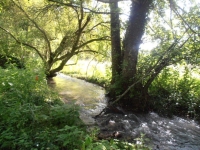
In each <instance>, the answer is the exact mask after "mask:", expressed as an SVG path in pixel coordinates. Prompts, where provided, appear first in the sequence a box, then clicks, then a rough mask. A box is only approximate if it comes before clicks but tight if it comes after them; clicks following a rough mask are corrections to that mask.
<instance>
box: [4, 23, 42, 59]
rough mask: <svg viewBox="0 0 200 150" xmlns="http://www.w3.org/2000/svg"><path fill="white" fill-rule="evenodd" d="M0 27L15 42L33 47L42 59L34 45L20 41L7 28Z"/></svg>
mask: <svg viewBox="0 0 200 150" xmlns="http://www.w3.org/2000/svg"><path fill="white" fill-rule="evenodd" d="M0 29H2V30H3V31H5V32H6V33H7V34H9V35H10V36H11V37H12V38H13V39H14V40H15V41H16V42H17V43H19V44H22V45H24V46H26V47H29V48H32V49H34V50H35V51H36V52H37V54H38V55H39V56H40V58H41V59H42V60H43V61H44V57H43V56H42V54H41V53H40V51H39V50H38V49H37V48H36V47H34V46H32V45H30V44H28V43H24V42H21V41H20V40H18V39H17V38H16V37H15V36H14V35H13V34H12V33H10V32H9V31H8V30H6V29H4V28H3V27H1V26H0ZM44 62H45V61H44Z"/></svg>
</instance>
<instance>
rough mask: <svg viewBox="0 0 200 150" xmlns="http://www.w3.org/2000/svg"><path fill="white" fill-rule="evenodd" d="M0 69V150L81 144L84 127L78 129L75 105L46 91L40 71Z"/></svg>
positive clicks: (67, 147)
mask: <svg viewBox="0 0 200 150" xmlns="http://www.w3.org/2000/svg"><path fill="white" fill-rule="evenodd" d="M0 71H1V74H0V93H1V94H0V133H1V134H0V149H2V150H4V149H6V150H7V149H20V150H24V149H74V148H79V147H80V146H81V143H82V141H83V139H84V136H83V135H84V134H83V133H84V131H85V130H84V129H83V128H81V126H82V125H83V123H82V121H81V120H80V119H79V114H78V107H77V106H75V105H67V104H64V103H62V101H61V100H60V99H59V97H58V96H57V94H55V93H53V92H51V91H50V89H49V88H48V86H47V84H46V79H45V74H44V73H43V71H39V72H37V74H36V73H35V72H34V71H31V70H29V69H26V70H18V69H16V68H8V69H0ZM73 141H76V142H73Z"/></svg>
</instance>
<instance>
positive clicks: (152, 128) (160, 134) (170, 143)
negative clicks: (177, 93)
mask: <svg viewBox="0 0 200 150" xmlns="http://www.w3.org/2000/svg"><path fill="white" fill-rule="evenodd" d="M50 82H51V84H50V86H52V87H53V88H54V89H55V90H57V91H58V92H59V94H60V95H61V96H62V97H63V99H64V100H65V101H66V102H75V103H76V104H78V105H80V106H81V111H80V114H81V118H82V119H83V121H84V122H85V123H86V124H88V125H89V124H90V125H91V124H95V123H96V124H97V125H98V126H99V127H100V129H101V131H102V132H110V133H114V132H120V133H121V135H122V137H123V138H125V139H126V138H127V140H130V139H134V138H136V137H139V136H140V135H141V133H144V134H145V137H146V138H148V139H149V142H148V144H149V145H150V146H151V147H152V149H154V150H200V126H199V125H198V124H197V123H195V122H194V121H193V120H187V119H182V118H179V117H174V118H173V119H169V118H163V117H160V116H158V115H157V114H156V113H153V112H152V113H149V114H147V115H141V114H128V113H127V114H125V115H122V114H106V115H103V116H101V117H99V118H97V120H96V122H95V120H94V119H93V118H92V117H93V116H95V115H97V114H98V113H99V112H100V111H101V110H102V109H103V108H104V107H105V106H106V99H105V97H104V93H105V91H104V89H102V88H101V87H99V86H96V85H93V84H90V83H87V82H85V81H82V80H79V79H75V78H71V77H69V76H65V75H63V74H58V76H57V77H55V78H54V79H53V81H50Z"/></svg>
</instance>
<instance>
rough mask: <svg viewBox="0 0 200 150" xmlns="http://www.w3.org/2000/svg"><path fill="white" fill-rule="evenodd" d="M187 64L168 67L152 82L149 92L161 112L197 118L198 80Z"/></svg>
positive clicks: (199, 108) (199, 91) (199, 107)
mask: <svg viewBox="0 0 200 150" xmlns="http://www.w3.org/2000/svg"><path fill="white" fill-rule="evenodd" d="M194 73H195V70H189V69H188V67H187V66H179V67H176V68H173V67H168V68H166V69H164V70H163V72H162V73H161V74H160V75H159V77H158V78H157V79H156V80H155V81H154V82H153V84H152V86H151V87H150V90H149V93H150V95H151V96H152V97H153V105H154V109H156V111H158V112H160V113H161V114H166V115H169V116H172V115H181V116H187V117H191V118H193V119H197V118H199V114H200V80H199V78H198V77H195V76H193V74H194Z"/></svg>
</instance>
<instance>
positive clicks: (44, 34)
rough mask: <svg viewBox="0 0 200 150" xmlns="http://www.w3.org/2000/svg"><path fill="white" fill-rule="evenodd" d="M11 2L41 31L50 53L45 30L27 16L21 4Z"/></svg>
mask: <svg viewBox="0 0 200 150" xmlns="http://www.w3.org/2000/svg"><path fill="white" fill-rule="evenodd" d="M12 2H13V3H14V4H15V5H16V6H17V7H18V8H19V9H20V10H21V11H22V12H23V13H24V14H25V16H26V17H27V18H28V19H29V20H30V21H31V22H32V23H33V24H34V25H35V27H36V28H37V29H38V30H39V31H40V32H41V33H42V35H43V36H44V39H45V41H46V43H47V46H48V50H49V53H51V44H50V41H49V39H48V36H47V34H46V32H45V31H44V30H43V29H42V28H41V27H40V26H39V25H38V24H37V23H36V22H35V21H34V20H33V19H31V18H30V17H29V15H28V14H27V13H26V12H25V10H24V9H23V8H22V7H21V6H19V5H17V4H16V3H15V2H14V1H13V0H12Z"/></svg>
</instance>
